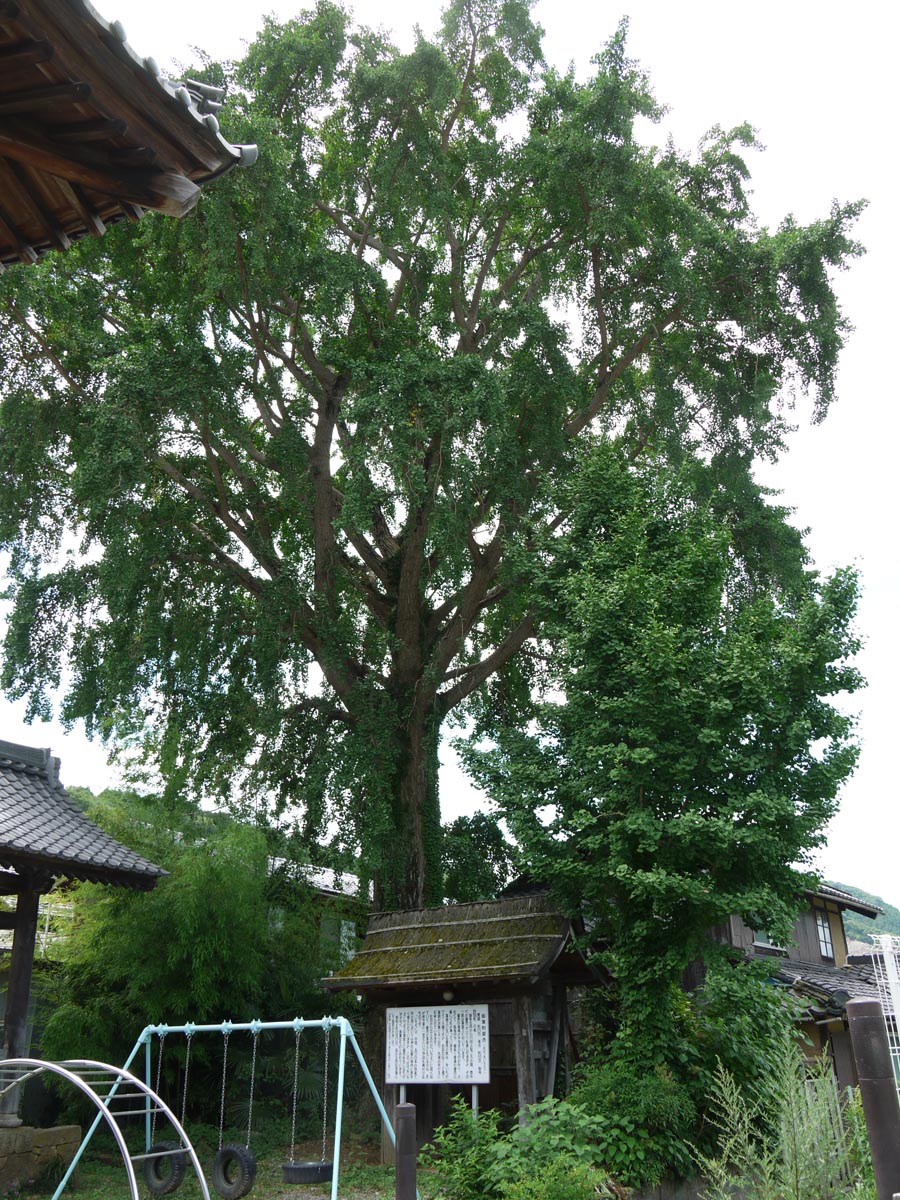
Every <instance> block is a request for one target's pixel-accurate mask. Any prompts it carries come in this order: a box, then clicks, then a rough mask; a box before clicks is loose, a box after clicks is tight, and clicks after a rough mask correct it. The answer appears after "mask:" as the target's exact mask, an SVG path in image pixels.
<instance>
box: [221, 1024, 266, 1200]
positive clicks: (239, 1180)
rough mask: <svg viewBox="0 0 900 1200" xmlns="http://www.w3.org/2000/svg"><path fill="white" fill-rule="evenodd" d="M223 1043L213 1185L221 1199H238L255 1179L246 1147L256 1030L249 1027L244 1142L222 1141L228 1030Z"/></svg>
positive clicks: (251, 1117) (254, 1161)
mask: <svg viewBox="0 0 900 1200" xmlns="http://www.w3.org/2000/svg"><path fill="white" fill-rule="evenodd" d="M222 1036H223V1037H224V1039H225V1047H224V1050H223V1053H222V1095H221V1099H220V1101H219V1149H218V1151H217V1152H216V1157H215V1158H214V1159H213V1165H212V1182H213V1187H214V1188H215V1189H216V1191H217V1192H218V1193H219V1195H220V1196H222V1197H223V1200H240V1197H241V1196H246V1195H247V1193H248V1192H249V1191H250V1189H251V1188H252V1187H253V1184H254V1183H255V1181H256V1158H255V1157H254V1154H253V1151H252V1150H251V1149H250V1129H251V1125H252V1122H253V1084H254V1081H255V1079H256V1045H257V1042H258V1041H259V1031H258V1030H256V1029H254V1030H253V1057H252V1059H251V1062H250V1103H249V1107H248V1110H247V1143H246V1145H244V1146H242V1145H241V1144H240V1142H226V1143H225V1145H224V1146H223V1145H222V1134H223V1130H224V1128H225V1072H226V1070H227V1068H228V1031H227V1030H226V1031H225V1032H224V1033H223V1035H222Z"/></svg>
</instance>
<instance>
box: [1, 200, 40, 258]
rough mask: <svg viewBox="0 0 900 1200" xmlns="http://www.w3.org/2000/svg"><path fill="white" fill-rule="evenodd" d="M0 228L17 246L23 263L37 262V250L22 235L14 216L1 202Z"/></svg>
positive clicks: (8, 239)
mask: <svg viewBox="0 0 900 1200" xmlns="http://www.w3.org/2000/svg"><path fill="white" fill-rule="evenodd" d="M0 229H2V230H3V231H4V232H5V234H6V239H7V241H9V242H11V243H12V245H13V246H14V247H15V251H16V254H18V256H19V258H20V259H21V260H22V262H23V263H36V262H37V260H38V255H37V251H36V250H35V249H34V247H33V246H31V245H30V244H29V243H28V241H27V240H26V239H25V238H23V237H22V232H21V230H20V229H19V228H18V226H17V225H16V222H15V219H14V217H13V216H12V215H11V214H10V213H8V212H7V210H6V209H5V208H4V207H3V205H2V204H0Z"/></svg>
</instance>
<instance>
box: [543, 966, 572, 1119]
mask: <svg viewBox="0 0 900 1200" xmlns="http://www.w3.org/2000/svg"><path fill="white" fill-rule="evenodd" d="M565 991H566V985H565V984H564V983H554V984H553V1008H552V1014H553V1015H552V1016H551V1018H550V1021H551V1024H550V1054H549V1057H548V1058H547V1069H546V1071H545V1073H544V1081H543V1087H542V1089H541V1090H542V1091H543V1094H544V1095H545V1096H552V1095H553V1092H554V1090H555V1084H556V1064H557V1062H558V1061H559V1039H560V1036H561V1034H562V1032H563V1027H562V1026H563V1015H564V1014H563V1007H564V1000H563V997H564V995H565Z"/></svg>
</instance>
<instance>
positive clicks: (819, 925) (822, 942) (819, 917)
mask: <svg viewBox="0 0 900 1200" xmlns="http://www.w3.org/2000/svg"><path fill="white" fill-rule="evenodd" d="M816 929H817V930H818V931H819V950H820V951H821V953H822V957H823V958H830V959H833V958H834V945H833V943H832V941H831V926H830V925H829V924H828V913H827V912H823V911H822V909H821V908H817V909H816Z"/></svg>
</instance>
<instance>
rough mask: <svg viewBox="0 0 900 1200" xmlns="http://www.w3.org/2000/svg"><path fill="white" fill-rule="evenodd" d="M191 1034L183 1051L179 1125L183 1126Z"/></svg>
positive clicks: (185, 1110) (188, 1035) (189, 1068)
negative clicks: (182, 1088) (182, 1082)
mask: <svg viewBox="0 0 900 1200" xmlns="http://www.w3.org/2000/svg"><path fill="white" fill-rule="evenodd" d="M193 1036H194V1035H193V1034H192V1033H189V1034H187V1044H186V1047H185V1051H184V1091H183V1092H182V1094H181V1124H182V1127H183V1126H184V1118H185V1114H186V1113H187V1094H188V1075H189V1074H190V1070H191V1038H192V1037H193Z"/></svg>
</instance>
